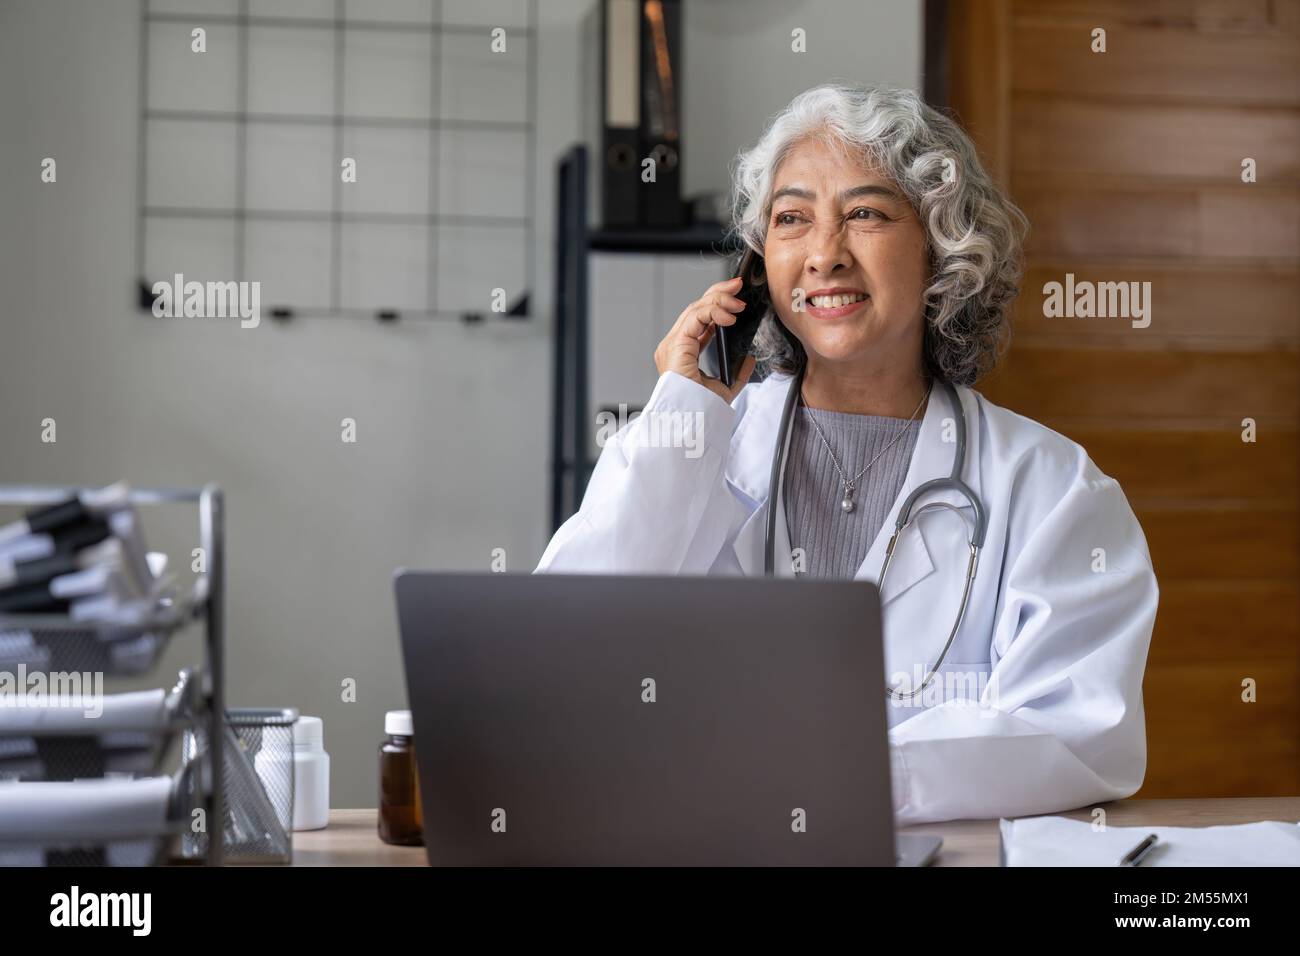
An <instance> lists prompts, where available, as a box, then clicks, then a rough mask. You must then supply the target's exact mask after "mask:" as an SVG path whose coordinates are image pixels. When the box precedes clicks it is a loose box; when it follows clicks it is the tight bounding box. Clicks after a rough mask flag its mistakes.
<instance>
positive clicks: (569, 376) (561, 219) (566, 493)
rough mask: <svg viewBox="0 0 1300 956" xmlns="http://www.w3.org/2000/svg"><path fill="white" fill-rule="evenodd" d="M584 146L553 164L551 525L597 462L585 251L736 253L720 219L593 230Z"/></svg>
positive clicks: (577, 499)
mask: <svg viewBox="0 0 1300 956" xmlns="http://www.w3.org/2000/svg"><path fill="white" fill-rule="evenodd" d="M588 172H589V170H588V151H587V147H586V145H584V144H582V143H578V144H575V145H573V146H571V147H570V148H569V149H568V151H566V152H565V153H564V154H563V155H562V156H561V157H560V161H559V164H558V169H557V183H556V201H557V207H556V216H555V327H554V333H553V334H554V347H555V351H554V373H555V380H554V394H553V410H554V421H553V423H552V433H551V530H552V532H554V531H555V530H556V529H558V528H559V527H560V525H562V524H563V523H564V522H565V520H566V519H567V518H568V517H569V516H570V515H572V514H573V513H574V512H576V511H577V510H578V506H579V505H580V504H581V503H582V495H583V493H584V492H585V491H586V489H587V482H588V480H589V479H590V478H591V472H592V469H593V468H595V465H596V463H595V461H594V460H592V459H591V458H590V457H588V453H587V447H588V446H587V439H588V428H589V427H590V426H591V423H590V422H588V421H587V418H586V416H587V401H588V396H589V382H588V377H587V349H588V336H587V329H588V322H589V309H590V301H589V296H588V263H587V256H588V253H590V252H626V253H648V254H654V253H664V252H705V253H713V254H715V255H726V254H730V253H732V252H734V251H735V248H734V246H733V245H731V244H729V243H728V240H727V236H726V233H725V231H724V229H723V227H722V226H721V225H720V224H719V223H696V224H693V225H689V226H687V227H685V228H682V229H651V228H647V229H636V230H633V229H591V228H590V227H589V219H588V209H587V176H588Z"/></svg>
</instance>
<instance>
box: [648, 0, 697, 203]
mask: <svg viewBox="0 0 1300 956" xmlns="http://www.w3.org/2000/svg"><path fill="white" fill-rule="evenodd" d="M681 63H682V0H644V2H642V4H641V158H642V159H644V158H646V157H650V158H653V159H654V160H655V181H654V182H649V183H646V182H640V186H641V200H642V203H641V223H642V225H645V226H652V227H681V226H684V225H686V208H685V206H684V205H683V204H682V124H681V116H682V114H681V104H682V97H681V84H682V72H681ZM639 181H640V177H639V175H638V182H639Z"/></svg>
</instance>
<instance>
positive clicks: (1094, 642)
mask: <svg viewBox="0 0 1300 956" xmlns="http://www.w3.org/2000/svg"><path fill="white" fill-rule="evenodd" d="M1079 451H1080V459H1079V460H1080V467H1079V468H1078V469H1077V474H1075V476H1074V477H1073V479H1072V480H1071V482H1070V484H1069V487H1068V490H1067V491H1066V492H1065V494H1064V495H1063V496H1059V498H1058V500H1057V501H1056V503H1055V504H1054V506H1051V507H1050V508H1046V509H1044V508H1041V507H1040V508H1037V509H1035V508H1031V507H1028V506H1027V511H1028V512H1029V513H1028V514H1027V515H1025V516H1023V517H1024V519H1027V520H1026V521H1025V522H1024V524H1022V525H1021V527H1022V528H1025V530H1023V531H1021V532H1019V535H1020V537H1021V538H1022V539H1023V540H1022V541H1021V542H1020V543H1019V546H1018V547H1017V548H1016V549H1015V552H1014V553H1013V552H1012V550H1011V548H1010V547H1008V551H1007V559H1006V561H1005V562H1004V568H1005V577H1004V580H1003V591H1002V593H1001V595H1000V599H999V601H998V612H997V617H996V621H995V626H994V634H993V643H992V648H991V659H992V660H991V666H992V672H991V674H990V676H989V680H988V686H987V688H986V689H985V690H984V692H983V693H982V694H981V695H980V698H979V700H978V701H974V700H970V701H959V700H948V701H944V702H941V703H940V704H938V705H937V706H934V707H932V708H930V709H928V710H921V711H919V712H918V713H917V715H916V716H914V717H912V718H909V719H907V720H904V721H902V722H901V723H898V724H896V725H895V726H894V727H893V728H892V729H891V731H890V751H891V770H892V773H893V782H894V808H895V813H896V818H897V821H898V825H900V826H905V825H908V824H913V823H924V822H935V821H941V820H954V819H968V818H990V817H1014V816H1024V815H1030V814H1037V813H1054V812H1058V811H1063V810H1067V809H1073V808H1077V807H1082V806H1088V805H1092V804H1095V803H1100V802H1104V801H1107V800H1114V799H1119V798H1121V797H1126V796H1129V795H1131V794H1132V793H1133V792H1135V791H1136V790H1137V789H1138V787H1139V786H1141V784H1142V778H1143V776H1144V775H1145V772H1146V727H1145V720H1144V717H1143V709H1142V676H1143V671H1144V670H1145V667H1146V655H1147V648H1148V646H1149V644H1150V640H1151V631H1152V627H1153V626H1154V623H1155V615H1156V606H1157V603H1158V597H1159V593H1158V588H1157V585H1156V578H1155V574H1154V572H1153V570H1152V566H1151V559H1150V554H1149V551H1148V549H1147V543H1146V538H1145V537H1144V535H1143V533H1142V529H1141V527H1140V526H1139V524H1138V521H1137V518H1136V517H1135V516H1134V515H1133V512H1132V509H1131V508H1130V507H1129V504H1128V500H1127V499H1126V498H1125V497H1124V493H1123V492H1122V491H1121V490H1120V487H1119V484H1118V483H1117V482H1115V481H1114V480H1113V479H1111V478H1108V477H1106V476H1105V475H1104V474H1102V473H1101V472H1100V471H1099V470H1098V469H1097V468H1096V466H1095V465H1094V464H1093V463H1092V462H1091V460H1089V459H1088V458H1087V456H1086V454H1083V453H1082V449H1080V450H1079ZM1015 505H1016V502H1015V501H1014V500H1013V502H1012V507H1015ZM1103 562H1104V563H1103ZM984 570H985V569H984V568H981V569H980V571H981V572H982V571H984ZM989 570H990V571H992V572H994V573H996V572H997V571H998V569H996V568H990V569H989Z"/></svg>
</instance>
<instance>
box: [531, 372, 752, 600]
mask: <svg viewBox="0 0 1300 956" xmlns="http://www.w3.org/2000/svg"><path fill="white" fill-rule="evenodd" d="M743 394H744V393H743V392H742V395H743ZM746 400H747V399H746ZM743 404H744V402H743V401H742V399H741V398H738V399H737V401H736V402H735V403H734V404H731V405H729V404H728V403H727V402H726V401H725V400H724V399H722V398H721V397H720V396H719V395H717V394H716V393H714V392H712V391H710V390H709V389H707V388H705V387H704V386H703V385H700V384H699V383H697V382H692V381H691V380H690V379H688V378H686V377H684V376H682V375H679V374H678V373H676V372H664V373H663V374H662V375H661V376H660V377H659V381H658V382H657V383H656V384H655V387H654V391H653V392H651V394H650V398H649V400H648V401H647V402H646V405H645V407H644V408H643V409H642V412H641V414H640V415H639V416H638V417H637V418H635V419H633V420H632V421H630V422H628V423H627V424H626V425H625V426H624V427H623V428H621V429H620V430H619V431H618V432H617V433H615V434H614V435H612V436H610V437H609V438H608V439H607V440H606V441H605V445H604V448H603V449H602V450H601V453H600V457H599V459H597V461H596V467H595V469H594V470H593V472H592V475H591V480H590V482H589V483H588V485H587V490H586V493H585V494H584V495H583V499H582V505H581V507H580V508H579V509H578V511H577V512H576V513H575V514H573V515H572V516H570V517H569V519H568V520H567V521H565V522H564V524H563V525H561V526H560V528H559V530H558V531H556V532H555V535H554V537H552V539H551V541H550V543H549V544H548V545H547V547H546V551H545V552H544V553H543V554H542V558H541V561H540V563H539V564H538V565H537V568H536V570H535V572H534V573H536V572H542V571H552V572H568V573H590V574H597V573H614V574H665V575H667V574H692V573H694V574H705V573H707V572H708V570H709V566H710V565H711V564H712V563H713V559H714V557H715V556H716V555H717V553H718V551H719V550H720V549H721V547H722V545H723V543H724V540H725V537H726V534H727V529H728V527H729V526H730V523H731V517H732V515H733V512H734V509H735V508H736V500H735V496H734V495H732V494H731V493H730V491H729V490H728V489H727V487H726V481H725V477H724V473H725V467H726V461H727V455H728V453H729V451H730V442H731V433H732V428H733V425H734V423H735V421H736V420H737V417H738V415H739V414H740V409H742V408H743Z"/></svg>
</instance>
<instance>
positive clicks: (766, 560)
mask: <svg viewBox="0 0 1300 956" xmlns="http://www.w3.org/2000/svg"><path fill="white" fill-rule="evenodd" d="M806 367H807V366H806V365H802V366H800V368H799V371H798V372H796V373H795V376H794V381H793V382H791V384H790V391H789V393H788V394H787V395H786V397H785V407H784V408H783V409H782V410H781V426H780V428H779V429H778V430H777V437H776V451H775V453H774V454H773V456H772V476H771V478H770V480H769V482H768V488H769V489H770V491H769V494H768V498H767V502H768V508H767V532H766V534H765V536H764V542H763V573H764V574H766V575H767V576H768V577H772V576H773V575H774V574H775V567H776V559H775V548H776V511H777V508H776V505H777V502H778V501H779V500H780V491H781V479H782V477H783V475H784V473H785V459H786V454H787V451H788V450H787V448H786V439H787V438H788V437H789V432H790V422H791V420H792V419H793V418H794V409H795V404H796V402H797V401H798V399H799V392H800V388H801V386H802V384H803V374H804V370H805V368H806ZM940 384H941V385H942V387H943V389H944V390H945V391H946V392H947V393H948V399H949V401H951V402H952V407H953V408H954V409H956V410H957V416H956V425H957V451H956V453H955V454H954V455H953V462H952V474H951V475H949V476H948V477H947V478H932V479H931V480H929V481H927V482H924V483H922V484H920V485H918V486H917V487H916V488H915V489H914V490H913V491H912V493H911V494H909V495H908V496H907V498H906V499H905V500H904V501H903V505H902V507H901V508H900V509H899V511H898V521H897V522H896V523H895V525H894V533H893V535H891V536H890V538H889V545H888V546H887V547H886V548H885V562H884V565H883V566H882V567H881V569H880V580H879V582H878V583H877V587H878V589H879V591H880V593H882V594H883V593H884V589H885V575H886V574H888V573H889V565H890V562H891V561H893V558H894V547H895V545H897V544H898V537H899V535H901V534H902V533H903V530H904V529H905V528H907V526H908V525H910V524H911V523H912V521H913V520H914V519H915V518H916V517H919V516H920V515H922V514H924V513H925V512H926V511H929V510H931V509H934V508H947V509H949V510H951V511H955V512H957V514H958V517H960V518H962V520H963V522H964V521H965V518H964V516H963V515H962V514H961V511H960V508H959V507H958V506H957V505H953V504H951V503H950V502H947V501H933V502H930V503H929V504H927V505H923V506H921V507H920V508H918V509H917V510H916V513H915V514H913V513H912V506H913V505H914V504H916V500H917V499H918V498H920V497H921V496H922V495H924V494H928V493H929V492H932V491H938V490H941V489H951V490H953V491H955V492H957V493H958V494H960V495H962V496H963V497H965V499H966V500H967V501H968V502H970V505H971V507H972V508H974V509H975V525H974V527H973V528H972V529H971V534H970V557H969V558H968V559H967V561H966V586H965V588H963V589H962V595H961V607H960V608H958V610H957V618H956V620H954V621H953V624H952V630H951V631H949V632H948V640H947V641H946V642H945V643H944V645H943V651H942V653H940V654H939V660H938V661H936V662H935V665H934V667H932V668H931V669H930V670H929V672H928V673H927V674H926V676H925V680H923V681H922V682H921V686H920V687H918V688H916V689H915V690H912V691H908V692H907V693H903V694H900V693H898V692H897V691H896V690H895V689H894V688H893V687H889V686H886V687H885V693H886V694H887V695H889V696H890V697H892V698H894V700H898V701H902V700H910V699H912V698H914V697H916V696H917V695H918V694H920V693H921V691H923V690H925V688H926V687H927V686H929V684H930V681H932V680H934V675H935V674H936V673H938V671H939V668H940V667H942V666H943V661H944V658H946V657H947V656H948V649H949V648H950V647H952V642H953V639H954V638H956V636H957V631H958V630H959V629H960V628H961V622H962V619H963V618H964V617H965V616H966V605H967V604H968V603H969V602H970V592H971V586H972V585H973V584H974V583H975V571H976V568H977V567H978V566H979V556H980V548H982V547H983V546H984V531H985V523H984V522H985V519H984V506H983V505H982V504H981V503H980V500H979V497H978V496H977V495H976V494H975V492H973V491H971V489H970V488H969V487H968V486H967V485H966V483H965V482H964V481H962V480H961V473H962V467H963V466H964V465H965V463H966V412H965V410H964V409H963V408H962V404H961V400H960V399H959V398H958V396H957V389H956V388H954V387H953V385H952V383H951V382H941V383H940Z"/></svg>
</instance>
